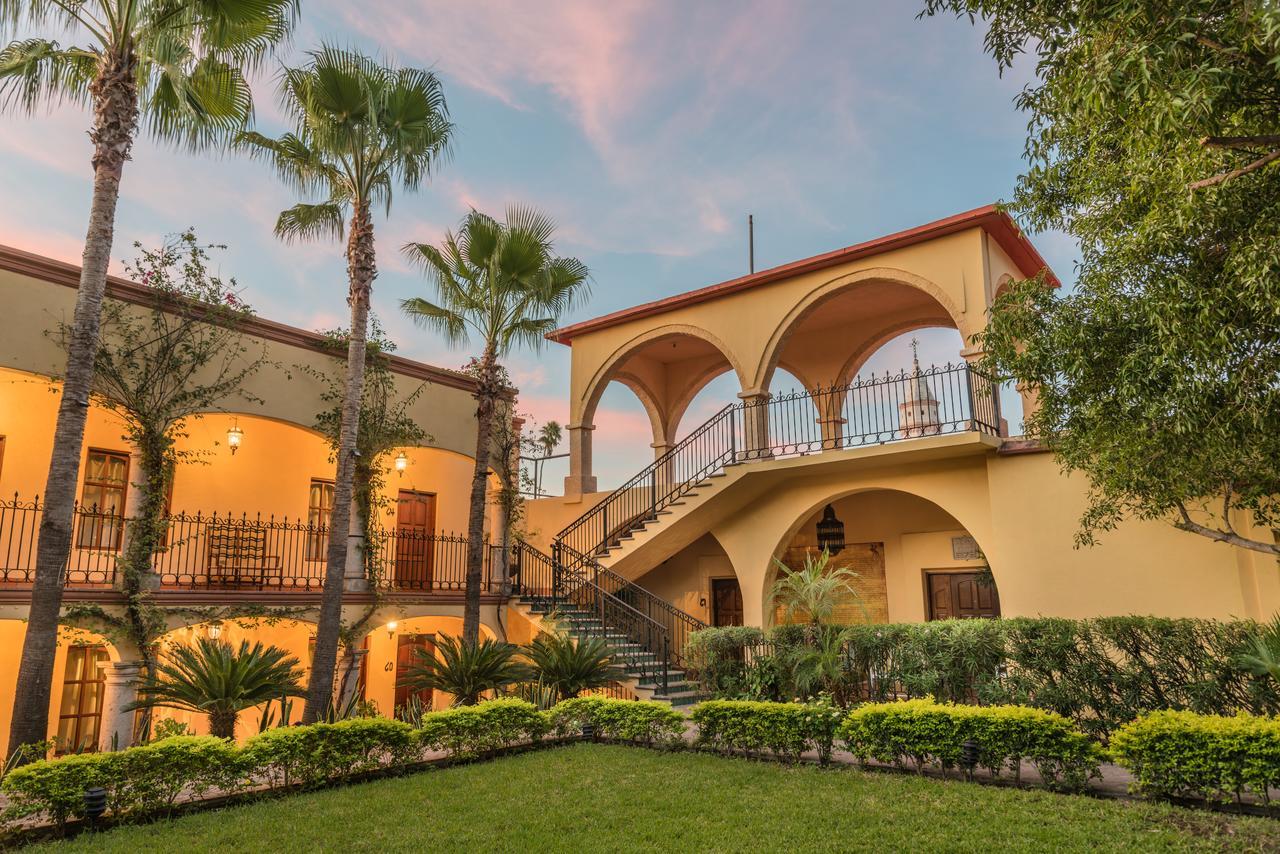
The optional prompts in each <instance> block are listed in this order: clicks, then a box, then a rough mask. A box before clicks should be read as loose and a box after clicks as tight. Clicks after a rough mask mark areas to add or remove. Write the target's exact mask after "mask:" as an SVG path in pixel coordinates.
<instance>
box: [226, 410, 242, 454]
mask: <svg viewBox="0 0 1280 854" xmlns="http://www.w3.org/2000/svg"><path fill="white" fill-rule="evenodd" d="M242 441H244V431H243V430H241V429H240V419H238V418H233V419H231V428H230V429H229V430H227V447H228V448H230V449H231V455H232V456H233V457H234V456H235V454H236V451H238V450H240V443H241V442H242Z"/></svg>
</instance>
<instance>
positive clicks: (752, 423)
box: [738, 390, 773, 460]
mask: <svg viewBox="0 0 1280 854" xmlns="http://www.w3.org/2000/svg"><path fill="white" fill-rule="evenodd" d="M738 397H739V398H740V399H741V400H742V404H743V406H742V448H740V449H739V451H738V459H740V460H762V459H769V458H771V457H773V448H772V442H771V441H770V437H769V401H770V400H772V399H773V395H772V394H770V393H769V392H767V391H754V390H753V391H743V392H739V393H738Z"/></svg>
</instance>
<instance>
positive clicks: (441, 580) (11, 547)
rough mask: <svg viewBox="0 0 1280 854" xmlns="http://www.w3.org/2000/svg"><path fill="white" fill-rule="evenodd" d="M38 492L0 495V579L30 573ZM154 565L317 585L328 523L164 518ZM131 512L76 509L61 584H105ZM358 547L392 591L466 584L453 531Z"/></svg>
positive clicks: (183, 578)
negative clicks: (6, 497)
mask: <svg viewBox="0 0 1280 854" xmlns="http://www.w3.org/2000/svg"><path fill="white" fill-rule="evenodd" d="M43 512H44V507H43V505H42V504H41V503H40V501H39V500H38V499H36V500H33V501H23V500H21V499H19V498H17V497H16V496H15V497H14V499H13V500H12V501H0V583H4V582H7V583H11V584H30V583H31V582H33V581H34V579H35V567H36V551H37V542H38V539H39V532H40V518H41V516H42V514H43ZM167 521H168V527H167V528H166V530H165V535H164V538H163V540H162V542H161V544H160V548H159V549H158V550H157V551H156V553H155V555H154V557H153V559H152V571H153V572H154V573H155V575H156V577H157V580H158V582H159V585H160V587H161V588H171V589H185V590H238V589H246V590H293V591H302V590H318V589H320V588H321V587H323V586H324V571H325V558H326V554H327V550H328V543H329V530H328V528H327V527H326V526H324V525H317V524H309V523H307V522H303V521H300V520H291V519H288V518H283V517H282V518H276V517H275V516H265V517H264V516H260V515H257V516H250V515H248V514H245V513H242V514H240V515H234V514H230V513H228V514H218V513H214V514H211V515H207V516H206V515H204V514H202V513H195V514H186V513H176V514H172V515H170V516H169V517H168V520H167ZM133 524H134V520H132V519H126V518H123V517H122V516H121V515H120V514H118V513H111V512H105V513H104V512H101V511H99V510H98V509H97V508H96V507H90V508H81V507H76V508H75V511H74V517H73V527H72V549H71V552H70V555H69V556H68V561H67V569H66V583H67V585H68V586H72V587H110V586H112V585H113V584H114V583H115V580H116V573H117V569H116V563H117V560H118V559H119V557H120V555H121V553H122V550H123V548H124V546H125V543H126V542H127V538H128V536H129V533H130V529H131V527H132V525H133ZM364 548H365V549H367V550H368V552H367V555H368V558H369V561H370V563H371V564H372V565H373V568H374V570H375V572H374V575H375V577H376V579H377V581H378V583H379V585H380V586H381V587H382V588H384V589H386V590H391V591H417V592H433V591H434V592H450V591H462V590H465V589H466V567H467V539H466V538H465V537H459V536H455V535H453V534H436V533H425V532H419V531H402V530H383V531H377V532H375V533H374V534H373V535H372V536H370V537H369V539H368V541H367V542H366V543H365V545H364ZM496 551H497V547H495V546H491V545H488V544H486V547H485V550H484V565H483V570H482V580H481V592H482V593H485V594H494V593H501V592H503V589H504V587H503V581H502V579H501V577H500V576H501V570H500V568H499V567H500V562H499V561H498V560H497V559H496V558H497V557H499V556H498V555H497V554H495V552H496Z"/></svg>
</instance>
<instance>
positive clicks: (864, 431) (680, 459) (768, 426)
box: [556, 364, 1000, 560]
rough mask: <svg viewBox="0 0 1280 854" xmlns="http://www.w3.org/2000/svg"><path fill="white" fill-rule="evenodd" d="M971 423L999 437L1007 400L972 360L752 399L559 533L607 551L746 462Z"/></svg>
mask: <svg viewBox="0 0 1280 854" xmlns="http://www.w3.org/2000/svg"><path fill="white" fill-rule="evenodd" d="M969 431H974V432H981V433H988V434H992V435H998V434H999V432H1000V402H999V387H998V384H997V383H995V382H994V381H993V380H992V379H991V378H990V377H989V376H988V375H987V374H985V373H983V372H982V371H980V370H978V369H977V368H974V367H973V366H971V365H967V364H962V365H950V364H948V365H945V366H943V367H934V368H929V369H927V370H912V371H903V372H900V373H898V374H891V375H888V376H884V377H875V376H872V377H870V378H869V379H865V380H858V381H857V382H853V383H850V384H848V385H842V386H836V387H832V388H819V389H815V390H812V391H808V390H806V391H797V392H793V393H790V394H784V395H779V396H776V397H770V398H766V399H764V400H759V401H743V402H741V403H737V404H732V405H730V406H726V407H725V408H724V409H722V410H720V411H719V412H717V413H716V414H715V415H713V416H712V417H711V418H710V419H709V420H708V421H706V422H705V423H704V424H702V425H700V426H699V427H697V428H696V429H695V430H694V431H693V432H692V433H690V434H689V435H688V436H687V437H685V438H684V439H683V440H681V441H680V442H679V443H677V444H676V445H675V447H673V448H672V449H671V450H669V451H668V452H667V453H665V454H663V455H662V456H661V457H659V458H658V459H656V460H655V461H654V462H652V463H650V464H649V465H648V466H646V467H645V468H644V469H642V470H641V471H640V472H639V473H638V474H636V475H635V476H634V477H632V478H631V479H630V480H628V481H627V482H626V483H624V484H623V485H622V486H620V487H619V488H618V489H616V490H614V491H613V492H612V493H610V494H609V495H608V496H607V497H606V498H605V499H604V500H603V501H601V502H599V503H598V504H596V505H595V506H594V507H592V508H591V509H590V510H589V511H587V512H586V513H584V514H583V515H582V516H581V517H579V518H578V519H576V520H575V521H573V522H572V523H570V524H569V525H568V526H567V527H566V528H565V529H564V530H562V531H561V532H560V533H559V534H558V535H557V537H556V541H557V542H559V543H563V544H564V545H566V546H567V547H568V549H569V551H568V552H566V554H567V555H569V556H570V557H571V556H572V555H578V556H581V559H582V560H585V559H587V558H590V557H595V556H598V555H601V554H603V553H605V552H607V551H608V550H609V549H610V548H612V547H614V546H616V545H618V544H619V543H620V542H621V540H622V538H623V537H625V536H627V535H628V534H631V533H632V532H634V531H636V530H637V529H639V528H641V527H643V526H644V525H646V524H648V523H649V522H651V521H655V520H656V519H657V518H658V516H659V514H660V513H661V512H662V511H663V510H664V509H665V508H667V507H669V506H670V505H672V504H675V503H676V502H678V501H680V500H681V499H682V498H683V497H685V496H686V495H687V494H688V493H689V492H691V491H693V490H694V489H696V488H697V487H698V486H699V485H700V484H701V483H703V482H704V481H705V480H706V479H707V478H709V477H711V476H713V475H716V474H719V473H720V472H722V471H723V470H724V469H725V467H727V466H730V465H734V464H736V463H742V462H749V461H752V460H761V459H775V458H778V457H785V456H795V455H805V454H813V453H821V452H822V451H832V450H840V449H845V448H853V447H859V446H864V445H877V444H884V443H887V442H895V441H902V440H906V439H914V438H920V437H925V436H934V435H940V434H946V433H961V432H969Z"/></svg>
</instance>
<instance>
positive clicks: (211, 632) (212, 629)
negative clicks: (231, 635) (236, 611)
mask: <svg viewBox="0 0 1280 854" xmlns="http://www.w3.org/2000/svg"><path fill="white" fill-rule="evenodd" d="M204 632H205V634H207V635H208V636H209V640H217V639H218V638H220V637H222V623H210V624H209V625H208V626H207V627H205V630H204Z"/></svg>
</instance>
